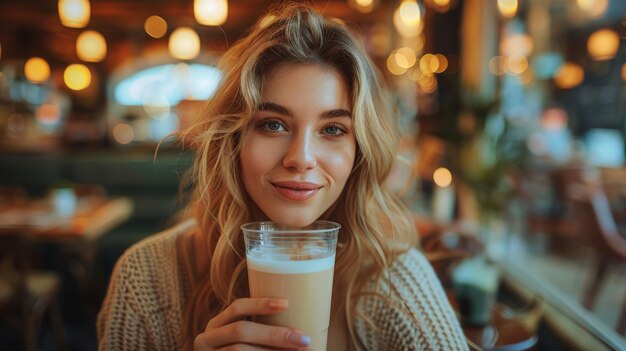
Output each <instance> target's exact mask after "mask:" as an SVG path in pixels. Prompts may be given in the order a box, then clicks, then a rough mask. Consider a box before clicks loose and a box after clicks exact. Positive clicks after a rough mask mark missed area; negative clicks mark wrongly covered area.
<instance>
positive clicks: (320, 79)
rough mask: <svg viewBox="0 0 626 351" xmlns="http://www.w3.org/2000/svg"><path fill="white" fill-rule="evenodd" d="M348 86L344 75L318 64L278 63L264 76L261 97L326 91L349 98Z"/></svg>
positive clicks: (334, 69) (330, 67) (332, 68)
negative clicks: (275, 94)
mask: <svg viewBox="0 0 626 351" xmlns="http://www.w3.org/2000/svg"><path fill="white" fill-rule="evenodd" d="M348 87H349V85H348V84H347V81H346V79H345V77H344V75H343V74H342V73H341V72H340V71H339V70H337V69H336V68H334V67H332V66H329V65H324V64H318V63H292V62H285V63H280V64H278V65H276V66H274V67H272V68H271V69H270V70H269V71H268V72H267V73H266V75H265V78H264V82H263V90H262V92H261V93H262V95H263V97H264V98H267V97H268V95H274V93H277V92H279V93H280V94H281V95H283V96H284V95H285V94H287V95H295V94H301V93H307V92H312V91H315V90H322V91H327V92H328V90H331V91H332V92H334V93H337V94H339V95H342V96H341V97H342V98H343V97H349V95H350V92H349V90H348Z"/></svg>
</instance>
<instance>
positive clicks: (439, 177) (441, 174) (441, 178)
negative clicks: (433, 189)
mask: <svg viewBox="0 0 626 351" xmlns="http://www.w3.org/2000/svg"><path fill="white" fill-rule="evenodd" d="M433 180H434V181H435V184H437V186H439V187H442V188H446V187H448V186H450V184H452V172H450V170H448V169H447V168H445V167H440V168H437V169H436V170H435V172H434V173H433Z"/></svg>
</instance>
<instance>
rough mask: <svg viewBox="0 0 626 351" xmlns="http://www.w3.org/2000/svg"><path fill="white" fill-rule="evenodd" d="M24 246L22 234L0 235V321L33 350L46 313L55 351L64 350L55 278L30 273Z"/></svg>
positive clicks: (36, 272) (48, 274) (27, 249)
mask: <svg viewBox="0 0 626 351" xmlns="http://www.w3.org/2000/svg"><path fill="white" fill-rule="evenodd" d="M28 245H29V244H28V242H27V238H26V237H25V235H9V234H0V318H2V319H3V320H4V321H5V322H6V323H7V324H9V325H11V326H12V327H13V328H14V329H15V330H16V331H17V332H18V333H19V334H20V337H21V341H22V347H23V349H24V350H26V351H34V350H35V349H36V348H37V337H38V334H39V329H40V327H41V324H42V320H43V317H44V315H45V313H46V311H48V316H49V319H50V325H51V327H52V331H53V334H54V338H55V341H56V343H57V349H58V350H66V349H67V347H66V343H65V336H64V330H63V322H62V317H61V310H60V306H59V304H58V301H57V298H58V293H59V289H60V282H59V278H58V277H57V275H56V274H54V273H50V272H42V271H34V270H30V267H29V265H30V259H31V257H29V252H28V251H29V246H28Z"/></svg>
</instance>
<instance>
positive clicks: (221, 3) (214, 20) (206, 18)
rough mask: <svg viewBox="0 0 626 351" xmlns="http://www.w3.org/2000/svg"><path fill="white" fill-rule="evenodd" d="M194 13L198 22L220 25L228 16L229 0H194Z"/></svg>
mask: <svg viewBox="0 0 626 351" xmlns="http://www.w3.org/2000/svg"><path fill="white" fill-rule="evenodd" d="M193 14H194V16H195V17H196V21H198V23H200V24H203V25H205V26H219V25H222V24H224V22H226V19H227V18H228V1H227V0H194V2H193Z"/></svg>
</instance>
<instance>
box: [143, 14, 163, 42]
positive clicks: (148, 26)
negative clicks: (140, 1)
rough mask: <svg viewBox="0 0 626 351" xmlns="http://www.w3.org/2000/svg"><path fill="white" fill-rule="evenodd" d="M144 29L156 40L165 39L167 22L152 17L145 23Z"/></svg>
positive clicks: (160, 18) (157, 17)
mask: <svg viewBox="0 0 626 351" xmlns="http://www.w3.org/2000/svg"><path fill="white" fill-rule="evenodd" d="M143 29H145V31H146V33H147V34H148V35H149V36H151V37H153V38H155V39H159V38H163V36H164V35H165V33H167V22H165V20H164V19H163V18H162V17H160V16H156V15H155V16H150V17H148V18H147V19H146V21H145V22H144V24H143Z"/></svg>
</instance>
